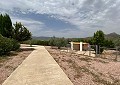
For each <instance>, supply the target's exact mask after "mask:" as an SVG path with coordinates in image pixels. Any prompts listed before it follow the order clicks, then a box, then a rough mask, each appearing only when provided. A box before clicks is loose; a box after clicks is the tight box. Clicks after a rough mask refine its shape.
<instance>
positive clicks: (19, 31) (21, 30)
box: [13, 22, 31, 41]
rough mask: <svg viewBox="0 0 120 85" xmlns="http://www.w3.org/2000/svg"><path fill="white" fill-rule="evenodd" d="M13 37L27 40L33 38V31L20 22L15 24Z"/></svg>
mask: <svg viewBox="0 0 120 85" xmlns="http://www.w3.org/2000/svg"><path fill="white" fill-rule="evenodd" d="M13 32H14V34H13V38H14V39H15V40H17V41H25V40H29V39H31V32H29V30H28V29H27V28H26V27H25V26H23V25H22V24H21V23H20V22H19V23H17V22H16V24H14V30H13Z"/></svg>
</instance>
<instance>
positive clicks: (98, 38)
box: [93, 30, 105, 54]
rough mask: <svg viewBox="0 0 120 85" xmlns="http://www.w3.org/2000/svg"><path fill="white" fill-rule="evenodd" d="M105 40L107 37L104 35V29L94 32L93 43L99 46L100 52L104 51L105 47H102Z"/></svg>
mask: <svg viewBox="0 0 120 85" xmlns="http://www.w3.org/2000/svg"><path fill="white" fill-rule="evenodd" d="M104 42H105V37H104V33H103V31H101V30H99V31H97V32H96V33H94V36H93V44H94V45H97V46H98V51H97V52H98V54H100V53H102V52H103V49H102V48H101V49H100V47H103V46H104Z"/></svg>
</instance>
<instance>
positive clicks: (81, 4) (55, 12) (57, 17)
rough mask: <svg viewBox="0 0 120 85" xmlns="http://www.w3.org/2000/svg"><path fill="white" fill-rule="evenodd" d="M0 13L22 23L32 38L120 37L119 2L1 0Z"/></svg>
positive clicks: (93, 0) (118, 0)
mask: <svg viewBox="0 0 120 85" xmlns="http://www.w3.org/2000/svg"><path fill="white" fill-rule="evenodd" d="M0 13H7V14H9V15H10V17H11V19H12V21H13V23H15V22H16V21H17V22H22V23H23V24H24V25H25V26H26V27H28V29H29V30H30V31H31V32H32V34H33V36H57V37H87V36H92V35H93V33H94V32H96V31H97V30H103V31H104V32H105V33H106V34H108V33H111V32H116V33H118V34H120V0H1V1H0Z"/></svg>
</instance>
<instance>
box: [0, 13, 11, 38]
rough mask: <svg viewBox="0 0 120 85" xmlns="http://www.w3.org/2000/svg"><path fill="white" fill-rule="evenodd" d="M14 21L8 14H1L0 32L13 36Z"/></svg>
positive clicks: (6, 35)
mask: <svg viewBox="0 0 120 85" xmlns="http://www.w3.org/2000/svg"><path fill="white" fill-rule="evenodd" d="M12 30H13V28H12V21H11V19H10V17H9V15H8V14H5V15H2V14H1V15H0V34H2V36H4V37H8V38H11V37H12Z"/></svg>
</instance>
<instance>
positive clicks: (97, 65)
mask: <svg viewBox="0 0 120 85" xmlns="http://www.w3.org/2000/svg"><path fill="white" fill-rule="evenodd" d="M46 49H47V50H48V52H49V53H50V54H51V55H52V56H53V58H54V59H55V60H56V62H57V63H58V64H59V66H60V67H61V68H62V69H63V71H64V72H65V73H66V75H67V76H68V77H69V79H70V80H71V81H72V82H73V84H74V85H120V62H115V61H111V60H109V59H103V58H100V57H98V58H95V57H88V56H83V55H79V54H76V53H74V52H64V51H60V50H59V49H52V48H51V47H46Z"/></svg>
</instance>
